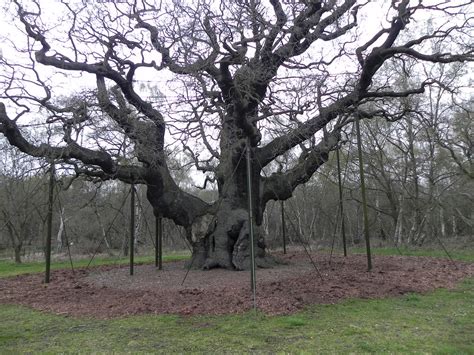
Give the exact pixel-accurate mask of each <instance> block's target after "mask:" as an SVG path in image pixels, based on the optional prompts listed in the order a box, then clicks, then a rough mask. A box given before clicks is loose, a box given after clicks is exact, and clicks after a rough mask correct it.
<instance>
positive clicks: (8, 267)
mask: <svg viewBox="0 0 474 355" xmlns="http://www.w3.org/2000/svg"><path fill="white" fill-rule="evenodd" d="M188 258H189V254H188V255H186V254H184V253H181V254H169V255H164V256H163V261H165V262H166V261H178V260H185V259H188ZM134 260H135V263H136V264H145V263H152V262H154V260H155V259H154V256H135V259H134ZM89 261H90V258H87V259H80V260H73V265H74V267H77V268H78V267H85V266H87V265H88V264H89ZM128 263H129V258H128V257H125V258H124V257H120V258H119V257H109V258H104V257H100V258H99V257H96V258H94V259H93V260H92V263H91V266H99V265H122V264H128ZM69 268H71V263H70V261H69V260H65V261H53V262H52V263H51V270H58V269H69ZM44 270H45V264H44V262H28V263H26V262H25V263H21V264H16V263H15V262H13V261H12V260H0V278H1V277H7V276H15V275H20V274H28V273H35V272H44Z"/></svg>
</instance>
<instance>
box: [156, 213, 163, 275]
mask: <svg viewBox="0 0 474 355" xmlns="http://www.w3.org/2000/svg"><path fill="white" fill-rule="evenodd" d="M155 266H156V267H157V268H158V270H163V219H162V218H161V217H155Z"/></svg>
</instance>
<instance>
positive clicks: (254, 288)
mask: <svg viewBox="0 0 474 355" xmlns="http://www.w3.org/2000/svg"><path fill="white" fill-rule="evenodd" d="M246 157H247V193H248V203H249V234H250V236H249V237H250V286H251V288H252V295H253V308H254V309H257V282H256V274H255V245H254V230H253V199H252V166H251V163H252V160H251V157H250V139H249V138H247V148H246Z"/></svg>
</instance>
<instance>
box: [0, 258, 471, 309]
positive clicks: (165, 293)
mask: <svg viewBox="0 0 474 355" xmlns="http://www.w3.org/2000/svg"><path fill="white" fill-rule="evenodd" d="M276 256H277V257H278V258H279V259H280V260H282V261H283V262H284V263H282V264H280V265H278V266H277V267H274V268H272V269H258V270H257V307H258V309H259V310H261V311H263V312H265V313H267V314H289V313H294V312H296V311H298V310H300V309H302V308H303V307H305V306H307V305H312V304H331V303H337V302H340V301H341V300H344V299H348V298H382V297H389V296H398V295H403V294H405V293H409V292H420V293H423V292H427V291H430V290H433V289H435V288H440V287H443V288H453V287H454V286H455V285H456V284H457V283H458V282H459V281H460V280H461V279H463V278H466V277H472V276H474V264H473V263H464V262H458V261H456V262H455V264H453V262H451V261H449V260H447V259H437V258H428V257H404V256H377V257H374V258H373V265H374V267H373V270H372V271H371V272H367V267H366V258H365V256H363V255H351V256H348V257H347V258H344V257H342V256H333V257H332V262H331V264H329V255H326V254H317V253H313V254H312V259H313V260H314V262H315V265H316V266H317V269H318V271H317V270H316V269H315V267H314V265H313V264H312V263H311V261H310V259H309V258H308V256H307V255H306V254H305V253H302V252H294V253H289V254H287V255H282V254H278V255H276ZM185 274H186V269H185V268H184V262H171V263H164V266H163V270H162V271H159V270H157V269H156V268H155V267H154V266H153V265H136V266H135V274H134V276H129V269H128V267H127V266H121V267H118V266H115V267H111V266H101V267H94V268H89V269H76V270H75V272H74V273H73V272H72V271H71V270H60V271H53V272H52V275H51V283H49V284H47V285H46V284H44V283H43V275H42V274H30V275H21V276H16V277H10V278H1V279H0V304H2V303H3V304H20V305H24V306H29V307H33V308H35V309H38V310H43V311H48V312H53V313H56V314H64V315H73V316H89V317H95V318H113V317H121V316H127V315H134V314H181V315H193V314H228V313H241V312H245V311H247V310H249V309H251V308H252V296H251V295H252V294H251V289H250V273H249V272H246V271H229V270H222V269H214V270H209V271H200V270H191V271H190V272H189V274H188V275H187V278H186V280H185V281H184V283H183V280H184V277H185Z"/></svg>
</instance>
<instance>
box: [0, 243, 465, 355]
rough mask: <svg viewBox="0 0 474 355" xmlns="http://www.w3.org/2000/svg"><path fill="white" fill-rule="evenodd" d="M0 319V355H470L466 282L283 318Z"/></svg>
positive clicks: (3, 310) (4, 311) (16, 313)
mask: <svg viewBox="0 0 474 355" xmlns="http://www.w3.org/2000/svg"><path fill="white" fill-rule="evenodd" d="M382 253H385V252H382ZM453 256H456V254H455V255H453ZM468 259H470V260H473V259H474V255H473V253H471V256H470V257H468ZM0 282H1V280H0ZM0 319H1V321H0V353H26V352H27V353H38V352H40V353H44V352H48V353H64V352H72V353H78V352H80V353H91V352H94V353H97V352H99V353H100V352H107V353H108V352H118V353H140V352H142V353H144V352H147V353H155V352H162V353H190V352H192V353H226V352H232V353H243V352H245V353H248V352H257V353H321V352H322V353H327V352H331V353H334V352H336V353H351V352H352V353H354V352H355V353H371V352H372V353H384V352H385V353H387V352H390V353H393V352H395V353H407V352H408V353H452V354H474V279H469V280H466V281H464V282H463V283H462V284H461V285H459V287H458V288H457V289H456V290H452V291H448V290H437V291H435V292H432V293H429V294H427V295H415V294H410V295H406V296H403V297H400V298H390V299H383V300H350V301H346V302H344V303H341V304H338V305H316V306H311V307H309V308H307V309H306V310H305V311H303V312H299V313H297V314H294V315H291V316H265V315H262V314H254V313H253V312H250V313H247V314H244V315H237V316H194V317H179V316H134V317H127V318H121V319H115V320H94V319H85V318H72V317H62V316H55V315H51V314H45V313H41V312H37V311H33V310H30V309H27V308H23V307H18V306H12V305H0Z"/></svg>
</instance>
